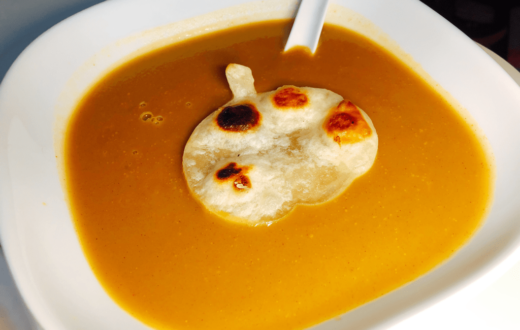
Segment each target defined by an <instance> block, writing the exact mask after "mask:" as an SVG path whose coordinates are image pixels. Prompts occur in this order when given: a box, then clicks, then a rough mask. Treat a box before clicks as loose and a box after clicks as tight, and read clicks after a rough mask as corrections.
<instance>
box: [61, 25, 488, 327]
mask: <svg viewBox="0 0 520 330" xmlns="http://www.w3.org/2000/svg"><path fill="white" fill-rule="evenodd" d="M290 25H291V22H290V21H271V22H264V23H261V24H260V23H259V24H251V25H246V26H241V27H238V28H233V29H228V30H224V31H220V32H217V33H212V34H209V35H204V36H201V37H197V38H194V39H190V40H187V41H184V42H182V43H178V44H175V45H171V46H168V47H166V48H163V49H160V50H157V51H153V52H152V53H149V54H146V55H144V56H141V57H139V58H137V59H135V60H132V61H130V62H129V63H126V64H124V65H123V66H121V67H119V68H117V69H116V70H114V71H113V72H111V73H110V74H108V75H107V76H106V77H104V78H103V79H102V80H101V81H100V82H99V83H97V84H96V85H95V86H94V87H93V88H92V89H91V90H90V91H89V92H88V93H87V95H86V96H85V97H84V98H83V100H82V101H81V103H80V104H79V105H78V108H77V109H76V111H75V112H74V114H73V116H72V118H71V121H70V124H69V126H68V130H67V136H66V151H65V162H66V168H67V172H66V176H67V182H68V189H69V197H70V204H71V210H72V213H73V218H74V221H75V225H76V228H77V231H78V235H79V237H80V240H81V244H82V246H83V249H84V252H85V254H86V256H87V258H88V260H89V262H90V265H91V267H92V269H93V270H94V272H95V274H96V276H97V278H98V279H99V281H100V282H101V284H102V285H103V287H104V288H105V289H106V291H107V292H108V293H109V294H110V296H111V297H112V298H113V299H114V300H115V301H116V302H117V303H118V304H119V305H120V306H121V307H123V308H124V309H125V310H127V311H128V312H129V313H131V314H132V315H134V316H135V317H137V318H138V319H140V320H142V321H143V322H144V323H146V324H148V325H150V326H152V327H156V328H158V329H302V328H306V327H309V326H311V325H314V324H316V323H319V322H321V321H324V320H326V319H329V318H332V317H335V316H337V315H340V314H342V313H344V312H346V311H348V310H350V309H353V308H355V307H357V306H359V305H361V304H363V303H366V302H368V301H370V300H373V299H375V298H377V297H379V296H381V295H383V294H385V293H387V292H389V291H391V290H393V289H396V288H397V287H399V286H401V285H403V284H405V283H407V282H409V281H411V280H413V279H415V278H417V277H418V276H420V275H422V274H424V273H425V272H427V271H429V270H431V269H432V268H433V267H434V266H436V265H438V264H439V263H440V262H442V261H443V260H445V259H446V258H448V257H449V256H450V255H451V254H452V253H454V252H455V251H456V250H457V249H458V248H459V247H461V245H462V244H464V243H465V242H466V241H467V240H468V238H469V237H470V236H471V235H472V234H473V233H474V232H475V230H476V229H477V228H478V226H479V224H480V222H481V220H482V218H483V216H484V214H485V212H486V209H487V207H488V204H489V200H490V195H491V184H492V182H491V168H490V164H489V162H488V161H487V158H486V154H485V152H484V149H483V148H482V146H481V145H480V144H479V141H478V140H477V138H476V136H475V134H474V133H473V131H472V130H471V128H470V127H469V125H467V124H466V123H465V122H464V121H463V119H462V118H461V117H460V116H459V115H458V114H457V113H456V112H455V110H454V109H453V108H452V106H451V105H450V104H449V103H448V102H447V101H446V100H444V99H443V98H442V97H440V96H439V94H438V93H437V92H436V91H435V90H434V89H433V88H432V87H431V86H429V85H428V84H427V83H425V82H424V81H423V80H422V79H421V78H420V77H419V76H418V75H417V74H415V73H414V72H413V71H412V70H411V69H409V68H408V67H407V66H406V65H404V64H403V63H401V62H400V61H399V60H397V59H396V58H395V57H394V56H393V55H392V54H391V53H389V52H388V51H386V50H385V49H383V48H381V47H380V46H378V45H376V44H374V43H373V42H371V41H370V40H368V39H366V38H365V37H363V36H360V35H358V34H355V33H353V32H349V31H347V30H345V29H343V28H339V27H335V26H332V25H326V26H325V27H324V29H323V33H322V38H321V44H320V46H319V47H318V51H317V53H316V54H315V56H312V57H311V56H309V55H308V54H307V53H305V52H303V51H292V52H289V53H286V54H282V50H283V46H284V42H285V39H286V36H287V34H288V31H289V28H290ZM229 63H238V64H242V65H246V66H248V67H250V68H251V69H252V70H253V74H254V77H255V86H256V89H257V91H258V92H264V91H269V90H273V89H276V88H277V87H279V86H282V85H288V84H291V85H296V86H311V87H318V88H326V89H330V90H332V91H334V92H336V93H338V94H340V95H342V96H343V97H345V98H346V99H349V100H351V101H352V102H353V103H355V104H357V105H358V106H359V107H360V108H362V109H363V110H365V112H367V113H368V115H369V116H370V118H371V119H372V121H373V122H374V126H375V127H376V129H377V133H378V135H379V150H378V154H377V158H376V161H375V163H374V165H373V167H372V169H371V170H369V172H368V173H366V174H365V175H363V176H362V177H360V178H358V179H356V181H354V183H353V184H352V185H351V186H350V187H349V188H348V189H347V190H346V191H345V192H344V193H343V194H342V195H340V196H339V197H338V198H336V199H334V200H332V201H330V202H327V203H325V204H321V205H314V206H297V207H296V209H295V210H294V211H293V212H292V213H290V214H289V215H288V216H287V217H285V218H284V219H282V220H281V221H278V222H275V223H273V224H272V225H270V226H258V227H249V226H245V225H240V224H234V223H230V222H226V221H225V220H223V219H221V218H219V217H217V216H215V215H214V214H212V213H210V212H208V211H206V210H205V208H204V207H203V206H202V205H201V204H199V203H198V202H197V201H196V200H195V199H194V198H193V197H192V196H191V195H190V193H189V191H188V188H187V185H186V182H185V179H184V176H183V173H182V154H183V149H184V145H185V143H186V141H187V140H188V138H189V136H190V134H191V132H192V131H193V129H194V128H195V127H196V126H197V124H198V123H199V122H200V121H201V120H202V119H204V118H205V117H206V116H207V115H208V114H209V113H210V112H212V111H214V110H215V109H217V108H218V107H220V106H221V105H223V104H225V103H226V102H227V101H229V100H230V99H231V98H232V94H231V91H230V90H229V87H228V85H227V82H226V78H225V74H224V70H225V67H226V66H227V65H228V64H229ZM144 112H149V113H151V116H153V117H155V118H158V116H161V117H162V119H163V120H162V121H155V122H159V123H158V124H155V123H152V122H151V121H143V116H145V117H147V116H146V114H144V115H143V113H144ZM147 118H151V117H147Z"/></svg>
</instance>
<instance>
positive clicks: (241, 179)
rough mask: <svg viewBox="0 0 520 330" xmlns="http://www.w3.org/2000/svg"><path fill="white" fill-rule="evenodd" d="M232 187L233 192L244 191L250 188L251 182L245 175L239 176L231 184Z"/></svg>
mask: <svg viewBox="0 0 520 330" xmlns="http://www.w3.org/2000/svg"><path fill="white" fill-rule="evenodd" d="M233 187H234V188H235V190H238V191H244V190H245V189H249V188H251V181H250V180H249V178H248V177H247V176H246V175H239V176H238V178H236V180H235V181H234V182H233Z"/></svg>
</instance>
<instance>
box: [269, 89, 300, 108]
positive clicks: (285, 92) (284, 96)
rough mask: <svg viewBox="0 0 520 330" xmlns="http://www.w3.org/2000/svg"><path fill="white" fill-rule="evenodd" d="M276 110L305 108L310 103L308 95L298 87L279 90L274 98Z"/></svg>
mask: <svg viewBox="0 0 520 330" xmlns="http://www.w3.org/2000/svg"><path fill="white" fill-rule="evenodd" d="M271 100H272V102H273V105H274V106H275V107H276V108H282V109H284V108H303V107H304V106H306V105H307V104H308V103H309V98H308V97H307V95H306V94H305V93H304V92H302V91H301V90H300V89H298V88H296V87H286V88H283V89H280V90H278V91H277V92H276V93H275V94H274V95H273V97H272V99H271Z"/></svg>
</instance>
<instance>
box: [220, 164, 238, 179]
mask: <svg viewBox="0 0 520 330" xmlns="http://www.w3.org/2000/svg"><path fill="white" fill-rule="evenodd" d="M240 172H242V169H241V168H239V167H237V163H229V164H227V165H226V167H224V168H221V169H220V170H218V171H217V179H218V180H221V181H225V180H227V179H230V178H232V177H234V176H235V175H237V174H238V173H240Z"/></svg>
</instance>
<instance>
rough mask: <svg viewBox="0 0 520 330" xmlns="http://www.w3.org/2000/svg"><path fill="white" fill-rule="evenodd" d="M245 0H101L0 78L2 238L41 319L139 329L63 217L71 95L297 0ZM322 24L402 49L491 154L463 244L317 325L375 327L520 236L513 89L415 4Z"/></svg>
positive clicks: (351, 3)
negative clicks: (477, 219) (183, 42)
mask: <svg viewBox="0 0 520 330" xmlns="http://www.w3.org/2000/svg"><path fill="white" fill-rule="evenodd" d="M246 2H247V1H241V0H221V1H214V0H191V1H190V2H184V1H181V0H126V1H110V2H105V3H102V4H99V5H96V6H94V7H92V8H90V9H88V10H85V11H83V12H81V13H79V14H77V15H74V16H73V17H71V18H69V19H67V20H65V21H63V22H61V23H60V24H58V25H56V26H55V27H53V28H52V29H50V30H49V31H47V32H46V33H44V34H43V35H42V36H40V37H39V38H38V39H37V40H35V41H34V42H33V43H32V44H31V45H30V46H29V47H27V49H26V50H25V51H24V52H23V53H22V54H21V55H20V57H19V58H18V59H17V60H16V62H15V63H14V64H13V66H12V67H11V69H10V70H9V72H8V73H7V75H6V76H5V78H4V81H3V84H2V86H1V87H0V175H1V179H0V184H1V185H0V200H1V203H2V204H1V212H2V213H1V218H0V238H1V240H2V243H3V248H4V252H5V255H6V258H7V260H8V263H9V266H10V268H11V271H12V274H13V277H14V279H15V281H16V284H17V285H18V287H19V289H20V292H21V294H22V296H23V297H24V299H25V301H26V303H27V305H28V307H29V309H30V310H31V311H32V312H33V314H34V315H35V317H36V318H37V320H38V321H39V322H40V324H41V325H42V326H43V327H44V328H45V329H56V330H61V329H88V330H90V329H96V330H104V329H125V330H134V329H135V330H137V329H148V327H147V326H145V325H143V324H142V323H140V322H139V321H138V320H136V319H134V318H132V317H131V316H130V315H129V314H127V313H126V312H125V311H123V310H122V309H121V308H119V307H118V306H117V305H116V304H115V303H114V302H113V301H112V300H111V299H110V298H109V296H108V295H107V294H106V293H105V291H104V290H103V289H102V287H101V286H100V284H99V283H98V282H97V280H96V278H95V277H94V274H93V273H92V271H91V269H90V267H89V265H88V264H87V261H86V259H85V257H84V255H83V253H82V251H81V247H80V245H79V241H78V238H77V236H76V233H75V230H74V227H73V224H72V221H71V219H70V213H69V211H68V207H67V203H66V196H65V194H64V192H63V189H62V184H61V181H60V180H61V176H60V171H61V170H60V164H61V161H60V158H56V156H58V157H61V153H62V150H61V142H62V138H63V130H64V127H65V123H66V120H67V117H68V115H69V114H70V111H71V110H72V109H73V107H74V104H75V103H76V102H77V101H78V98H79V97H81V96H82V94H83V93H84V92H85V91H86V90H87V89H88V87H89V86H90V85H91V84H92V83H93V82H95V81H96V79H98V78H100V77H101V76H102V75H103V73H105V72H106V71H107V70H109V69H110V68H113V67H114V66H115V65H117V64H118V63H121V62H122V61H124V60H125V59H128V58H129V57H132V56H135V54H137V53H140V52H143V51H145V50H148V49H151V48H153V47H157V46H159V45H160V44H164V43H166V42H173V41H176V40H180V39H182V38H185V37H189V36H190V35H194V34H198V33H201V32H203V31H210V30H214V29H218V28H222V27H226V26H231V25H237V24H241V23H244V22H246V21H255V20H264V19H269V18H282V17H292V16H293V15H294V13H295V11H296V8H297V1H295V0H267V1H261V2H252V3H249V4H244V3H246ZM344 7H345V8H349V9H348V10H347V9H344ZM347 17H348V18H347ZM327 20H328V21H330V22H334V23H336V24H340V25H344V26H347V27H350V28H352V29H355V30H357V31H359V32H361V33H363V34H365V35H367V36H369V37H370V38H372V39H374V40H376V41H377V42H379V43H382V44H383V45H386V46H387V47H390V48H392V49H394V51H395V52H396V54H398V56H400V57H401V58H403V59H407V60H408V61H409V62H410V63H411V62H413V61H411V58H413V60H414V61H415V62H416V63H418V65H416V69H417V70H419V71H421V70H423V69H424V70H425V72H427V73H428V74H429V75H430V76H431V78H432V79H433V80H435V81H436V82H438V83H439V84H440V85H441V86H442V87H443V88H444V89H445V90H446V91H447V92H448V93H450V94H451V96H453V97H454V98H455V99H456V100H457V101H458V102H459V103H460V104H461V105H462V106H463V107H464V108H466V109H467V110H468V111H469V113H470V114H471V116H472V117H473V119H474V120H475V121H476V122H477V123H478V125H479V127H480V129H481V130H482V132H483V133H484V134H485V135H486V136H487V139H488V141H489V144H490V145H491V147H492V150H493V153H494V156H495V160H496V172H497V175H496V186H495V197H494V198H495V200H494V204H493V207H492V210H491V212H490V214H489V216H488V217H487V219H486V221H485V222H484V224H483V225H482V227H481V228H480V230H479V231H478V232H477V234H476V235H475V236H474V237H473V238H472V239H471V241H470V242H469V243H468V244H466V245H465V246H464V247H463V248H462V249H460V250H459V251H458V252H457V253H456V254H455V255H454V256H453V257H452V258H450V259H449V260H448V261H446V262H444V263H443V264H442V265H440V266H438V267H437V268H436V269H434V270H433V271H431V272H429V273H428V274H426V275H424V276H422V277H420V278H419V279H417V280H415V281H413V282H412V283H410V284H408V285H405V286H403V287H401V288H400V289H398V290H395V291H393V292H391V293H389V294H387V295H385V296H383V297H381V298H379V299H377V300H375V301H372V302H370V303H368V304H366V305H363V306H361V307H359V308H357V309H355V310H353V311H351V312H349V313H347V314H345V315H343V316H342V317H341V318H340V319H335V320H331V321H328V322H325V323H323V324H321V325H318V326H317V327H316V328H317V329H321V330H326V329H328V330H330V329H345V328H348V329H367V328H383V327H387V326H389V325H391V324H393V323H395V322H397V321H399V320H402V319H403V318H405V317H406V316H409V315H411V314H412V313H415V312H417V311H419V310H421V309H424V308H426V307H427V306H430V305H432V304H434V303H435V302H438V301H440V300H442V299H444V298H446V297H447V296H449V295H451V294H453V293H455V292H457V291H459V290H461V289H462V288H464V287H466V286H467V285H469V284H470V283H472V282H474V281H475V280H477V279H479V278H481V277H482V276H483V275H485V274H487V273H489V272H490V271H491V270H493V269H495V268H496V267H497V266H498V265H499V264H500V263H503V262H504V260H506V258H507V257H508V256H511V255H512V254H513V253H514V252H515V251H516V250H517V249H518V247H519V246H520V222H519V221H517V218H518V216H519V215H520V203H518V200H519V198H518V197H519V196H520V130H519V129H518V127H520V90H519V88H518V86H517V85H516V84H515V83H514V82H513V81H512V80H511V79H510V78H509V76H508V75H507V74H506V73H505V72H504V71H503V70H502V69H501V68H500V67H499V66H498V65H497V64H496V63H495V62H494V61H493V60H492V59H490V58H489V57H488V56H487V55H486V54H485V53H484V52H483V51H482V50H481V49H480V48H479V47H478V46H477V45H475V44H474V43H473V42H472V41H471V40H469V39H468V38H467V37H465V36H464V35H463V34H462V33H461V32H460V31H458V30H457V29H456V28H454V27H453V26H451V25H450V24H449V23H448V22H446V21H445V20H444V19H442V18H441V17H439V16H438V15H437V14H435V13H434V12H432V11H431V10H430V9H428V8H427V7H426V6H424V5H423V4H421V3H420V2H418V1H413V0H396V1H387V0H371V1H368V0H337V1H335V3H334V4H333V8H331V10H330V11H329V15H328V16H327ZM179 21H182V22H181V23H176V22H179ZM370 22H372V23H370ZM407 54H409V55H407ZM410 56H411V58H410Z"/></svg>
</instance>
